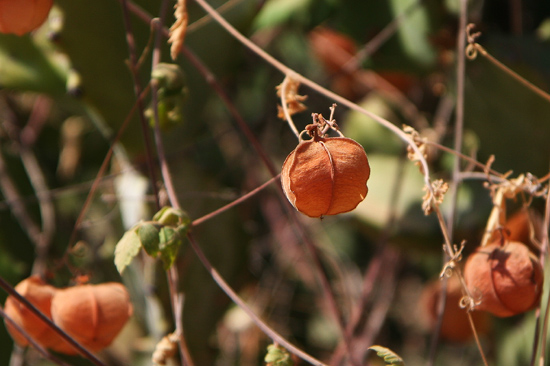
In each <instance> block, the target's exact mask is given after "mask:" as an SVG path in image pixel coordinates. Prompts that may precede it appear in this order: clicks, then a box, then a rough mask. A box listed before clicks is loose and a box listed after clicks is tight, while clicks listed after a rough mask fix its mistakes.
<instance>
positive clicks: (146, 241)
mask: <svg viewBox="0 0 550 366" xmlns="http://www.w3.org/2000/svg"><path fill="white" fill-rule="evenodd" d="M136 231H137V233H138V235H139V239H140V241H141V245H143V249H145V251H146V252H147V254H149V255H150V256H151V257H153V258H155V257H156V256H157V254H158V253H159V250H160V249H159V242H160V240H159V229H158V228H157V226H155V225H154V224H151V223H149V222H144V223H142V224H140V225H139V226H138V228H137V230H136Z"/></svg>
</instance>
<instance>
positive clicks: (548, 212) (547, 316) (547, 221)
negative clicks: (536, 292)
mask: <svg viewBox="0 0 550 366" xmlns="http://www.w3.org/2000/svg"><path fill="white" fill-rule="evenodd" d="M549 225H550V193H548V194H547V196H546V206H545V211H544V224H543V226H542V227H543V229H542V245H541V248H540V262H541V266H542V268H545V262H546V256H547V255H548V245H549V238H548V235H549V233H548V230H549V229H548V226H549ZM541 309H542V307H541V306H539V309H538V311H540V310H541ZM538 318H539V319H537V327H536V328H540V329H541V330H540V332H536V333H535V340H534V344H533V347H534V349H533V357H532V359H531V365H534V364H535V362H534V360H535V357H536V353H537V349H538V347H540V357H539V365H541V366H542V365H544V362H545V359H546V339H547V334H548V323H549V321H550V295H549V298H548V300H547V303H546V304H545V309H544V320H543V323H542V325H539V324H540V317H538ZM539 334H540V342H539V341H538V338H539V336H538V335H539Z"/></svg>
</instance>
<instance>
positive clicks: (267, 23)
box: [254, 0, 311, 29]
mask: <svg viewBox="0 0 550 366" xmlns="http://www.w3.org/2000/svg"><path fill="white" fill-rule="evenodd" d="M310 4H311V0H268V1H267V2H266V3H265V5H264V6H263V7H262V10H261V11H260V13H259V14H258V16H257V17H256V19H255V20H254V28H255V29H262V28H268V27H274V26H277V25H280V24H282V23H284V22H287V21H289V20H290V19H291V18H292V17H295V16H299V15H302V14H304V13H305V12H306V11H307V9H308V8H309V6H310Z"/></svg>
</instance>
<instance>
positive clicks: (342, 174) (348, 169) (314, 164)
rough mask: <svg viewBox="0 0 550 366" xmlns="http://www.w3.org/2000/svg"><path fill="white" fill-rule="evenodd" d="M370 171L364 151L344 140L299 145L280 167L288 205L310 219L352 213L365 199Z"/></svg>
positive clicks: (336, 139) (335, 138)
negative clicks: (281, 167)
mask: <svg viewBox="0 0 550 366" xmlns="http://www.w3.org/2000/svg"><path fill="white" fill-rule="evenodd" d="M369 176H370V167H369V162H368V159H367V154H366V153H365V150H364V149H363V147H362V146H361V145H360V144H358V143H357V142H355V141H354V140H352V139H349V138H345V137H327V138H322V137H316V138H314V139H312V140H308V141H301V142H300V143H299V144H298V146H297V147H296V149H294V151H292V152H291V153H290V154H289V155H288V157H287V158H286V160H285V162H284V164H283V171H282V173H281V180H282V185H283V190H284V192H285V195H286V197H287V198H288V200H289V201H290V203H291V204H292V205H293V206H294V207H295V208H296V209H297V210H298V211H300V212H302V213H303V214H305V215H307V216H310V217H321V216H325V215H337V214H340V213H343V212H348V211H351V210H353V209H354V208H355V207H357V205H358V204H359V203H360V202H361V201H363V200H364V199H365V197H366V196H367V192H368V188H367V180H368V179H369Z"/></svg>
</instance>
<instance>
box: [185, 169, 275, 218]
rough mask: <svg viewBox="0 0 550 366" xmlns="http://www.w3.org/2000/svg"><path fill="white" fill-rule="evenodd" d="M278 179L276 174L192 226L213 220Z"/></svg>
mask: <svg viewBox="0 0 550 366" xmlns="http://www.w3.org/2000/svg"><path fill="white" fill-rule="evenodd" d="M279 177H280V174H277V175H276V176H274V177H273V178H271V179H270V180H268V181H267V182H265V183H264V184H262V185H261V186H259V187H257V188H255V189H253V190H251V191H250V192H248V193H247V194H244V195H242V196H241V197H239V198H237V199H236V200H234V201H232V202H231V203H228V204H227V205H225V206H223V207H220V208H218V209H217V210H215V211H212V212H210V213H209V214H207V215H204V216H202V217H199V218H198V219H195V220H193V223H192V226H198V225H200V224H202V223H203V222H205V221H207V220H210V219H212V218H214V217H215V216H218V215H219V214H221V213H223V212H225V211H227V210H229V209H231V208H233V207H235V206H237V205H238V204H240V203H242V202H244V201H246V200H247V199H249V198H250V197H252V196H254V195H256V194H257V193H258V192H260V191H262V190H263V189H264V188H266V187H268V186H269V185H271V183H273V182H275V181H276V180H277V179H279Z"/></svg>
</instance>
